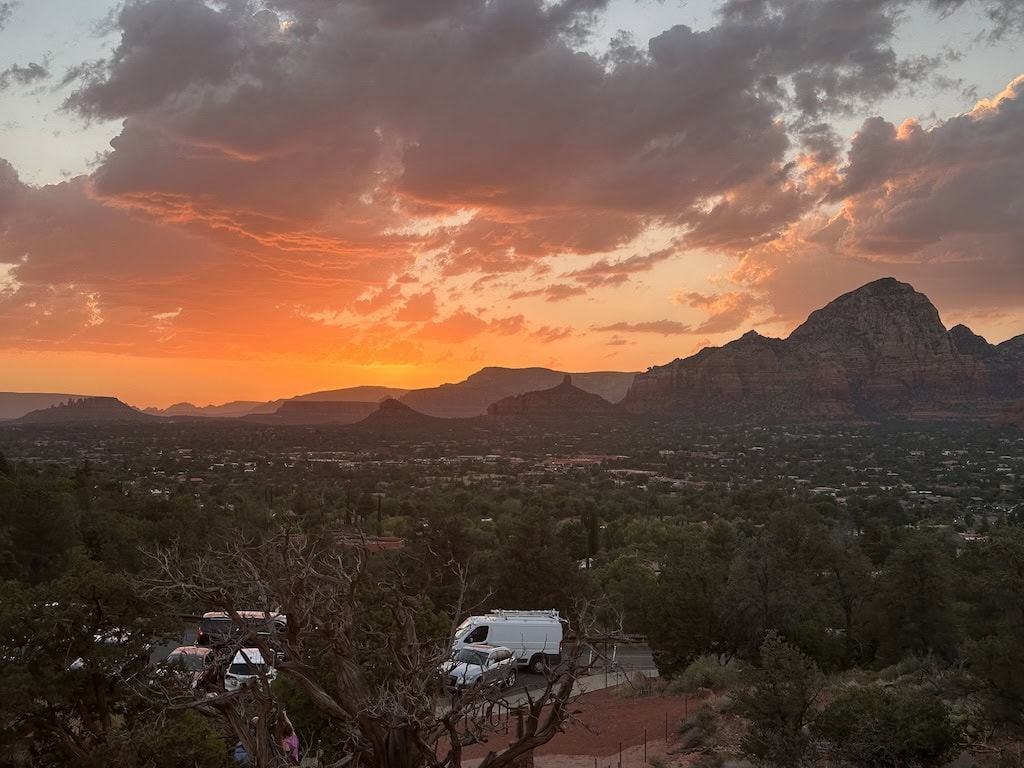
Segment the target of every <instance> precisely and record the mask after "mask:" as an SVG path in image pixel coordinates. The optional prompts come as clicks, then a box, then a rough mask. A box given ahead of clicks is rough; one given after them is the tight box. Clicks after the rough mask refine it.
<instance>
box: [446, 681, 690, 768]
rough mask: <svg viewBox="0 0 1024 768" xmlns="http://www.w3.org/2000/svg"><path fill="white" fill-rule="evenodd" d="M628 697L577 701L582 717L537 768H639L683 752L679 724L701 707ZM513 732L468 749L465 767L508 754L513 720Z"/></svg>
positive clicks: (605, 695) (612, 692)
mask: <svg viewBox="0 0 1024 768" xmlns="http://www.w3.org/2000/svg"><path fill="white" fill-rule="evenodd" d="M630 694H632V692H631V691H628V690H622V689H620V688H607V689H605V690H599V691H594V692H592V693H587V694H584V695H583V696H581V697H580V698H579V699H577V700H576V702H575V706H574V707H573V709H574V710H578V713H577V714H576V715H575V716H574V720H573V721H571V722H569V723H567V724H566V726H565V732H564V733H560V734H558V735H557V736H555V737H554V738H553V739H552V740H551V741H550V742H548V743H547V744H545V745H544V746H542V747H539V748H538V749H537V750H536V752H535V754H534V761H535V764H536V766H537V768H609V766H611V768H619V766H620V765H621V766H622V767H623V768H639V767H640V766H644V765H646V763H647V761H648V760H649V759H650V758H652V757H665V756H666V754H668V753H669V752H671V751H673V750H676V749H677V748H678V747H679V746H680V745H679V737H678V736H677V735H676V730H677V727H678V725H679V722H680V720H682V719H683V718H685V717H689V716H692V715H694V714H695V713H696V712H697V711H698V709H699V708H700V705H701V704H702V703H703V701H702V699H700V698H697V697H696V696H667V695H659V694H650V695H646V696H638V695H635V694H634V695H630ZM666 724H667V729H666ZM645 729H646V742H647V746H646V757H645V748H644V738H645ZM666 730H667V734H668V741H667V742H666ZM509 732H510V733H509V734H508V735H506V734H504V733H502V732H500V731H499V732H498V733H495V734H492V735H491V736H490V738H489V739H488V741H487V743H485V744H473V745H470V746H467V747H465V748H464V749H463V752H462V756H463V766H465V768H473V767H474V766H476V764H477V763H478V762H479V761H480V760H481V759H482V758H483V757H485V756H486V755H487V753H488V752H490V751H492V750H494V751H499V750H501V749H502V748H504V747H505V746H506V745H507V744H508V743H509V741H510V740H511V738H512V736H514V734H515V722H514V720H513V722H511V723H510V725H509ZM620 750H621V763H620ZM670 761H672V762H682V761H681V760H679V759H673V758H670Z"/></svg>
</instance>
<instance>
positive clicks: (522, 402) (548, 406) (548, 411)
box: [487, 375, 623, 424]
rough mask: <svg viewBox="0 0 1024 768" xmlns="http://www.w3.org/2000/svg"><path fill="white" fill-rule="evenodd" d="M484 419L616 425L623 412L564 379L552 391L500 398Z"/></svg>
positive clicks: (489, 408)
mask: <svg viewBox="0 0 1024 768" xmlns="http://www.w3.org/2000/svg"><path fill="white" fill-rule="evenodd" d="M487 415H488V416H490V417H491V418H492V419H494V420H496V421H515V422H525V423H536V422H574V423H578V424H593V423H595V421H600V422H602V423H605V422H608V421H616V420H619V419H621V418H622V416H623V414H622V412H621V411H620V410H619V409H618V408H616V407H615V406H614V405H612V404H611V403H609V402H608V401H607V400H605V399H604V398H603V397H600V396H598V395H595V394H593V393H592V392H584V391H583V390H582V389H580V388H579V387H577V386H574V385H573V383H572V377H571V376H569V375H566V376H565V377H564V378H563V379H562V383H561V384H559V385H558V386H556V387H552V388H551V389H543V390H538V391H536V392H525V393H523V394H521V395H513V396H512V397H506V398H502V399H501V400H499V401H498V402H496V403H492V404H491V405H490V406H488V408H487Z"/></svg>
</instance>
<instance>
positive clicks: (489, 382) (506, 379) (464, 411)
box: [401, 368, 635, 418]
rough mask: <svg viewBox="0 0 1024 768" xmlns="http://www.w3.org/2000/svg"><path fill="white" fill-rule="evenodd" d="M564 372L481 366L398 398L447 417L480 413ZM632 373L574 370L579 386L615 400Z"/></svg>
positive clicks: (551, 381) (556, 380) (554, 380)
mask: <svg viewBox="0 0 1024 768" xmlns="http://www.w3.org/2000/svg"><path fill="white" fill-rule="evenodd" d="M566 375H567V374H566V373H565V372H564V371H553V370H551V369H550V368H482V369H481V370H479V371H477V372H476V373H474V374H473V375H472V376H470V377H469V378H467V379H466V380H465V381H461V382H459V383H457V384H442V385H441V386H439V387H431V388H429V389H415V390H413V391H412V392H409V393H408V394H407V395H405V396H403V397H402V398H401V400H402V402H403V403H405V404H406V405H408V406H409V407H410V408H415V409H416V410H417V411H420V412H422V413H426V414H429V415H431V416H442V417H446V418H457V417H470V416H482V415H484V414H486V413H487V408H488V406H490V404H491V403H494V402H497V401H498V400H501V399H503V398H506V397H512V396H514V395H521V394H524V393H526V392H535V391H537V390H541V389H547V388H550V387H554V386H556V385H557V384H558V383H559V382H560V381H561V380H562V379H563V378H564V377H565V376H566ZM634 375H635V374H633V373H620V372H617V371H596V372H591V373H573V374H571V376H572V378H573V381H574V382H575V383H576V386H578V387H579V388H580V389H582V390H584V391H585V392H590V393H591V394H595V395H599V396H600V397H602V398H604V399H605V400H607V401H609V402H613V403H615V402H618V401H620V400H621V399H622V398H623V396H624V395H625V394H626V391H627V390H628V389H629V386H630V384H631V383H632V381H633V377H634Z"/></svg>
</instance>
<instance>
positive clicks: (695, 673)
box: [668, 655, 740, 694]
mask: <svg viewBox="0 0 1024 768" xmlns="http://www.w3.org/2000/svg"><path fill="white" fill-rule="evenodd" d="M739 680H740V669H739V667H738V666H737V665H736V664H735V662H733V661H729V662H726V663H724V664H723V663H722V662H721V661H719V659H718V657H717V656H712V655H708V656H700V657H698V658H696V659H694V660H693V661H692V662H690V664H689V665H688V666H687V667H686V669H684V670H683V671H682V672H680V673H679V674H678V675H676V676H675V677H673V678H672V680H671V681H670V682H669V684H668V692H669V693H673V694H678V693H693V692H694V691H696V690H697V689H698V688H707V689H709V690H712V691H724V690H727V689H729V688H731V687H733V686H734V685H736V684H737V683H738V682H739Z"/></svg>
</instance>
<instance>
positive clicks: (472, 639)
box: [466, 624, 489, 643]
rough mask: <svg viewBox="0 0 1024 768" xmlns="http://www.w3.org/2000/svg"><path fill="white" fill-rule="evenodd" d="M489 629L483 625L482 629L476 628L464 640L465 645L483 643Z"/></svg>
mask: <svg viewBox="0 0 1024 768" xmlns="http://www.w3.org/2000/svg"><path fill="white" fill-rule="evenodd" d="M488 629H489V627H488V626H487V625H486V624H484V625H483V626H482V627H477V628H476V629H474V630H473V631H472V632H470V633H469V637H467V638H466V642H467V643H483V642H485V641H486V640H487V630H488Z"/></svg>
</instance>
